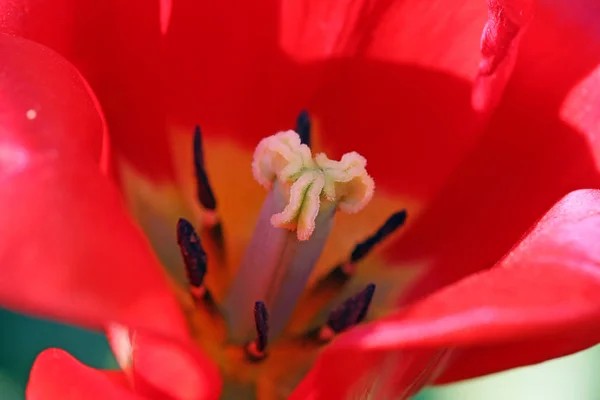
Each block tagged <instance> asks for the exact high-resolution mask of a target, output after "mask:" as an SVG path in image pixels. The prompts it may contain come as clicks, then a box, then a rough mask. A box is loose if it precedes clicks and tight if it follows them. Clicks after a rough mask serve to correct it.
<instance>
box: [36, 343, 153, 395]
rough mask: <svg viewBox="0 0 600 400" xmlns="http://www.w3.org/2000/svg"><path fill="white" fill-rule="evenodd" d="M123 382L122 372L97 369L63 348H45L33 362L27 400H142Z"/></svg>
mask: <svg viewBox="0 0 600 400" xmlns="http://www.w3.org/2000/svg"><path fill="white" fill-rule="evenodd" d="M123 381H124V376H123V374H122V373H117V372H116V371H98V370H95V369H93V368H90V367H88V366H85V365H83V364H81V363H80V362H79V361H77V360H76V359H75V358H73V357H72V356H71V355H70V354H68V353H67V352H65V351H63V350H60V349H48V350H44V351H43V352H42V353H41V354H40V355H39V356H38V357H37V359H36V360H35V363H34V364H33V368H32V370H31V374H30V376H29V383H28V385H27V400H80V399H86V400H96V399H97V400H106V399H111V400H112V399H115V400H136V399H137V400H141V399H142V397H139V396H138V395H136V394H135V393H133V392H132V391H131V390H130V389H129V388H126V387H125V386H123V385H122V384H121V383H119V382H123Z"/></svg>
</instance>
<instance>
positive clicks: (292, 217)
mask: <svg viewBox="0 0 600 400" xmlns="http://www.w3.org/2000/svg"><path fill="white" fill-rule="evenodd" d="M310 142H311V121H310V118H309V115H308V114H307V113H306V112H304V111H303V112H301V113H300V116H299V117H298V120H297V124H296V130H295V131H292V130H289V131H285V132H279V133H276V134H275V135H273V136H269V137H267V138H264V139H263V140H262V141H260V143H259V144H258V146H257V147H256V149H255V151H254V156H253V161H252V165H251V166H250V165H249V166H248V167H249V168H250V167H251V168H252V173H253V175H254V178H255V180H256V181H257V182H258V184H260V185H261V186H262V187H264V189H265V190H266V191H267V195H266V197H265V200H264V202H263V205H262V208H261V210H260V213H259V216H258V220H257V223H256V225H255V228H254V232H253V234H252V237H251V239H250V242H249V244H248V245H247V247H246V249H245V253H244V255H243V257H242V258H241V262H240V263H239V265H238V266H237V268H235V266H233V267H232V266H230V265H228V257H227V251H226V248H225V242H226V240H225V239H226V237H225V236H226V235H225V229H224V228H223V224H222V222H221V216H220V215H219V209H218V207H217V199H216V198H215V195H214V191H213V188H212V187H211V183H210V178H209V174H208V172H207V169H206V165H205V161H204V149H203V140H202V133H201V130H200V128H199V127H196V130H195V133H194V142H193V152H194V167H195V175H196V180H195V181H196V183H197V192H196V193H197V201H198V202H199V203H200V205H201V207H202V209H203V214H202V215H203V216H202V221H200V224H199V229H198V230H196V229H195V227H194V225H193V224H192V223H191V222H189V221H188V220H186V219H184V218H180V219H179V221H178V223H177V228H176V231H177V244H178V245H179V249H180V252H181V255H182V259H183V262H184V265H185V269H186V275H187V281H188V286H189V287H188V290H187V291H186V292H185V293H182V294H181V296H180V297H181V302H182V303H183V305H184V309H185V310H186V313H187V315H188V318H189V320H190V324H191V327H192V331H193V334H194V336H195V337H196V338H197V340H198V343H199V344H200V345H201V346H202V347H203V349H204V350H205V351H206V352H207V353H208V354H209V355H210V356H211V357H212V358H213V359H214V360H215V361H216V362H217V363H218V365H219V366H220V368H221V370H222V372H223V376H224V379H225V383H226V384H225V389H224V390H225V393H224V395H223V397H224V398H238V397H239V398H242V397H244V398H245V396H249V397H250V398H252V397H257V398H260V399H278V398H285V397H286V396H288V395H289V394H290V393H291V391H292V390H293V388H294V387H295V386H296V384H297V383H298V382H299V381H300V379H301V378H302V377H303V376H304V375H305V374H306V373H307V372H308V370H309V369H310V367H311V365H312V364H313V362H314V361H315V358H316V356H317V355H318V354H319V352H320V351H321V350H322V349H323V348H324V346H326V345H327V343H329V342H331V341H332V340H334V339H335V338H336V336H338V335H339V334H341V333H342V332H344V331H346V330H348V329H350V328H352V327H353V326H355V325H357V324H360V323H362V322H363V321H365V320H367V319H368V316H369V308H370V306H371V304H372V300H373V298H374V296H377V288H376V285H375V283H373V282H367V283H365V284H364V285H362V287H360V288H359V289H358V290H356V291H354V292H353V293H352V294H351V295H349V296H348V295H345V297H341V296H343V293H344V292H345V290H346V289H348V287H349V282H351V281H352V280H353V277H354V275H355V273H356V269H357V268H356V266H357V264H358V263H359V262H360V261H361V260H362V259H363V258H364V257H366V256H367V255H368V254H369V253H370V252H371V250H373V249H374V248H375V247H376V246H377V245H378V244H379V243H381V242H382V241H383V240H384V239H385V238H387V237H388V236H389V235H391V234H392V233H393V232H394V231H396V230H397V229H398V228H399V227H400V226H402V225H403V224H404V222H405V220H406V216H407V214H406V211H405V210H401V211H398V212H396V213H393V214H392V215H391V216H389V218H388V219H387V220H386V221H382V222H383V223H382V224H381V226H380V227H379V229H377V230H376V231H375V232H371V234H370V235H369V232H365V238H364V240H362V241H360V242H359V243H357V244H356V245H355V246H354V248H353V250H352V251H351V252H350V254H348V255H343V254H341V255H340V263H339V264H338V265H334V266H332V267H331V268H330V270H329V271H328V272H327V273H325V274H322V275H321V276H319V277H317V279H316V280H314V282H312V283H311V281H310V279H309V278H311V276H312V275H313V274H314V272H315V265H316V264H317V261H318V260H319V258H320V256H321V254H322V252H323V249H324V246H325V244H326V242H327V239H328V238H329V236H330V233H331V228H332V226H333V223H334V220H335V217H336V215H337V214H338V213H340V212H341V213H349V214H354V213H357V212H360V211H361V210H362V209H363V208H364V207H365V206H366V205H367V204H368V203H369V201H370V200H371V199H372V197H373V194H374V189H375V183H374V181H373V179H372V178H371V176H369V174H368V173H367V170H366V164H367V162H366V160H365V158H364V157H362V156H361V155H360V154H358V153H356V152H350V153H346V154H344V155H343V156H342V157H341V159H340V160H339V161H336V160H331V159H329V158H328V157H327V156H326V155H325V154H323V153H319V154H316V155H313V154H312V151H311V147H310ZM232 183H233V182H232ZM233 184H234V183H233ZM240 201H243V199H240ZM205 249H210V251H208V252H209V253H210V254H211V257H210V258H209V257H208V256H207V251H205ZM231 271H235V272H234V273H232V272H231ZM211 275H212V276H213V278H214V279H212V280H211V279H210V278H211ZM211 282H216V283H215V285H214V286H216V287H211ZM221 288H224V289H223V290H221ZM307 316H308V317H307Z"/></svg>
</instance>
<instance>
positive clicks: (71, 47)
mask: <svg viewBox="0 0 600 400" xmlns="http://www.w3.org/2000/svg"><path fill="white" fill-rule="evenodd" d="M168 5H169V2H167V1H163V2H162V3H159V1H154V2H152V1H144V0H133V1H128V2H121V1H118V0H109V1H103V2H97V1H94V0H57V1H46V0H33V1H32V0H0V15H2V18H1V19H0V32H3V33H9V34H12V35H18V36H22V37H24V38H26V39H30V40H33V41H36V42H38V43H41V44H43V45H45V46H48V47H50V48H52V49H53V50H56V51H58V52H59V53H60V54H61V55H62V56H63V57H65V58H66V59H68V60H69V61H70V62H71V63H73V64H74V65H75V66H76V67H77V68H78V69H79V71H80V72H81V73H82V74H83V76H84V77H85V78H86V80H87V81H88V82H90V85H91V86H92V88H93V89H94V91H95V92H96V94H97V95H98V98H99V99H100V101H101V103H102V106H103V108H104V112H105V113H106V118H107V121H108V124H109V127H110V131H111V135H112V144H113V145H114V147H115V151H116V152H117V154H118V155H119V156H120V157H124V159H125V160H126V161H127V162H128V163H129V164H130V165H132V166H133V167H135V168H136V169H137V170H140V171H143V172H144V173H146V174H148V175H151V176H152V177H153V178H155V179H166V178H169V177H170V176H171V175H170V174H171V172H172V169H171V159H170V153H169V151H165V149H168V143H167V138H166V135H165V124H164V113H163V107H162V105H161V53H160V45H161V25H164V24H166V21H167V16H168ZM159 6H160V9H159ZM161 12H162V14H161ZM119 160H121V159H119Z"/></svg>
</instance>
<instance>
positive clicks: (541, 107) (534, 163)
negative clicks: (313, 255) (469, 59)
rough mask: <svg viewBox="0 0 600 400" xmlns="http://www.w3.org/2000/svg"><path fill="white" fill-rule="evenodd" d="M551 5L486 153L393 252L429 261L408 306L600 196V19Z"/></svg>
mask: <svg viewBox="0 0 600 400" xmlns="http://www.w3.org/2000/svg"><path fill="white" fill-rule="evenodd" d="M595 4H596V3H595V2H593V1H592V0H579V1H574V2H569V1H553V2H541V3H540V4H538V7H536V8H535V15H534V18H533V20H532V21H531V23H530V24H529V27H528V28H527V30H526V32H525V34H524V36H523V38H522V41H521V45H520V50H519V57H518V59H517V64H516V67H515V71H514V74H513V76H512V78H511V81H510V83H509V85H508V86H507V87H506V91H505V93H504V96H503V98H502V100H501V102H500V104H499V106H498V108H497V109H496V111H495V114H494V115H493V117H492V118H491V121H490V125H489V127H488V130H487V132H486V133H485V134H484V136H483V138H482V140H481V141H480V144H479V146H478V148H476V149H475V151H474V152H473V154H472V155H471V156H469V157H468V159H467V160H466V161H465V162H464V163H463V164H462V165H461V166H460V167H459V168H458V169H457V170H456V172H455V173H454V175H453V176H452V178H451V179H450V180H449V181H448V182H447V187H446V189H445V190H444V191H443V192H442V193H441V194H440V195H439V196H438V198H437V199H436V201H435V203H433V204H431V206H430V207H429V209H428V210H425V211H424V213H423V215H422V216H421V217H420V218H419V219H418V220H415V224H414V225H413V226H412V227H411V228H410V230H409V231H407V232H406V235H405V236H403V237H402V239H401V240H399V241H398V245H397V246H390V247H389V248H390V249H391V251H392V252H393V254H392V256H393V257H395V258H397V259H401V260H399V261H398V262H399V263H402V264H409V265H410V264H414V262H413V261H417V262H418V261H420V260H423V259H426V260H429V261H430V264H429V272H428V274H426V275H425V276H424V277H423V279H422V280H421V283H420V284H419V286H418V287H416V288H415V289H414V290H413V292H412V293H411V294H410V295H409V296H408V298H407V300H411V299H415V298H418V297H421V296H423V295H426V294H427V293H429V292H431V291H433V290H436V289H437V288H439V287H442V286H444V285H446V284H448V283H451V282H453V281H455V280H457V279H459V278H461V277H463V276H465V275H467V274H469V273H473V272H475V271H477V270H480V269H482V268H486V267H488V266H490V265H493V264H494V263H495V262H496V261H497V259H498V258H499V257H501V256H502V255H503V254H505V253H506V252H507V251H509V250H510V248H511V247H512V246H513V245H514V243H515V242H516V241H518V240H519V238H520V237H521V236H522V235H523V234H524V233H525V232H526V230H527V229H528V228H529V227H530V226H531V225H532V224H533V223H534V222H535V221H536V220H537V219H539V218H540V217H541V216H542V215H543V214H544V212H546V210H548V209H549V208H550V207H551V206H552V205H553V204H554V203H555V202H557V201H558V200H559V199H560V198H561V197H563V196H564V195H566V194H567V193H569V192H570V191H573V190H576V189H580V188H588V187H600V175H599V172H598V171H599V169H598V166H599V165H600V150H599V149H600V148H599V147H598V140H599V133H600V129H599V128H598V127H600V113H599V112H598V110H599V109H598V107H595V106H594V104H597V103H598V98H599V96H600V74H598V71H597V68H598V67H597V66H598V64H599V62H600V32H599V31H598V28H597V24H594V23H593V22H592V21H597V20H598V18H600V10H599V9H598V7H597V6H595Z"/></svg>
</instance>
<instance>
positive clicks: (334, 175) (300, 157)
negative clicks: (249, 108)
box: [252, 131, 375, 241]
mask: <svg viewBox="0 0 600 400" xmlns="http://www.w3.org/2000/svg"><path fill="white" fill-rule="evenodd" d="M366 164H367V161H366V160H365V158H364V157H362V156H361V155H360V154H358V153H356V152H351V153H346V154H344V155H343V156H342V159H341V160H340V161H335V160H330V159H328V158H327V156H326V155H325V154H323V153H321V154H317V155H316V156H315V158H314V159H313V158H312V154H311V151H310V148H309V147H308V146H307V145H305V144H302V143H301V142H300V137H299V136H298V134H297V133H296V132H294V131H286V132H279V133H277V134H275V135H273V136H269V137H267V138H265V139H263V140H261V142H260V143H259V144H258V146H257V147H256V150H255V152H254V161H253V162H252V172H253V174H254V178H255V179H256V180H257V181H258V183H260V184H261V185H262V186H264V187H265V188H266V189H269V190H270V189H271V188H273V183H274V182H275V181H277V182H279V185H277V187H278V188H280V190H282V191H283V194H284V195H285V197H286V199H287V205H286V206H285V208H284V210H283V211H281V212H280V213H277V214H274V215H272V217H271V224H272V225H273V226H275V227H278V228H286V229H289V230H292V231H296V235H297V238H298V240H302V241H304V240H308V239H309V238H310V236H311V235H312V233H313V232H314V230H315V220H316V218H317V215H318V214H319V210H320V209H322V208H329V207H332V206H333V207H337V209H339V210H341V211H343V212H347V213H355V212H358V211H360V210H361V209H363V208H364V207H365V206H366V205H367V203H368V202H369V201H370V200H371V198H372V197H373V191H374V189H375V182H374V181H373V178H371V177H370V176H369V174H367V171H366V169H365V166H366Z"/></svg>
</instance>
